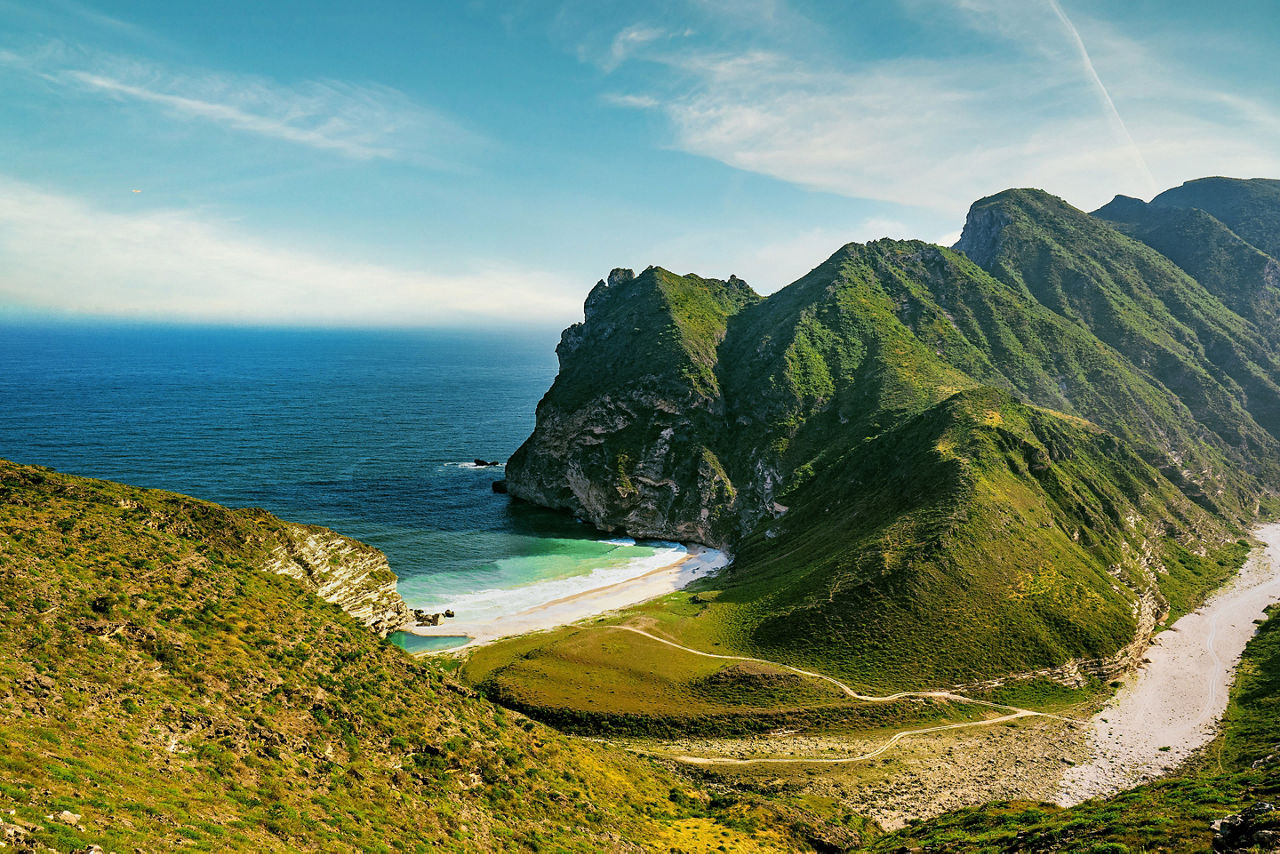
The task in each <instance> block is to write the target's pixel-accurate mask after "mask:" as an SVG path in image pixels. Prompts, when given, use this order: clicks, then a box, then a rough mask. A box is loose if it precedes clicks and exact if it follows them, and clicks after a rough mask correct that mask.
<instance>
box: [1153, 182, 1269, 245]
mask: <svg viewBox="0 0 1280 854" xmlns="http://www.w3.org/2000/svg"><path fill="white" fill-rule="evenodd" d="M1151 203H1152V204H1153V205H1163V206H1169V207H1179V208H1199V209H1200V210H1202V211H1205V212H1206V213H1209V214H1212V215H1213V216H1214V217H1216V218H1217V219H1219V220H1221V221H1222V222H1224V223H1226V225H1227V227H1228V228H1230V229H1231V230H1232V231H1234V232H1235V233H1236V234H1238V235H1240V236H1241V237H1243V238H1244V239H1245V240H1247V241H1249V242H1250V243H1252V244H1253V245H1254V246H1256V247H1258V248H1259V249H1261V250H1262V251H1263V252H1266V253H1267V254H1268V255H1270V256H1271V257H1272V258H1280V181H1277V180H1275V179H1272V178H1248V179H1243V178H1221V177H1217V178H1200V179H1197V180H1195V181H1187V182H1186V183H1185V184H1183V185H1182V186H1180V187H1174V188H1173V189H1172V190H1165V191H1164V192H1163V193H1161V194H1160V195H1158V196H1156V197H1155V198H1154V199H1152V200H1151Z"/></svg>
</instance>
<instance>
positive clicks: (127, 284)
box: [0, 177, 581, 327]
mask: <svg viewBox="0 0 1280 854" xmlns="http://www.w3.org/2000/svg"><path fill="white" fill-rule="evenodd" d="M139 198H141V197H138V196H133V197H131V199H139ZM0 257H3V258H4V259H5V268H6V269H5V275H4V277H3V279H0V307H3V306H6V305H7V306H8V307H9V308H10V309H12V308H14V307H22V308H23V309H25V310H29V311H46V312H53V313H66V314H71V315H79V316H95V317H110V318H124V319H136V320H163V321H195V322H212V323H252V324H280V325H307V326H387V327H410V326H460V325H476V324H481V323H483V324H490V325H492V324H495V323H499V324H500V323H510V324H512V325H516V324H522V323H548V324H552V323H554V324H564V323H566V322H568V321H572V320H573V319H574V318H575V317H576V316H579V314H580V300H581V287H580V285H581V283H580V282H577V281H575V280H572V279H569V278H567V277H563V276H557V275H554V274H552V273H549V272H545V271H538V270H527V269H523V268H521V267H519V266H517V265H515V264H504V263H500V262H491V261H486V262H484V263H479V264H476V265H474V266H473V267H472V268H471V269H470V270H468V271H466V272H461V273H443V272H441V273H433V272H428V271H417V270H404V269H395V268H391V267H386V266H382V265H379V264H375V263H370V262H367V261H363V260H358V259H357V260H353V259H347V258H341V257H338V256H335V255H332V254H323V253H317V252H308V251H305V250H302V249H297V248H292V247H285V246H279V245H273V244H272V243H270V242H268V241H265V240H263V239H260V238H257V237H250V236H248V235H245V234H243V233H241V232H239V231H238V230H236V229H235V228H234V227H233V226H230V225H227V224H225V223H221V222H218V221H211V220H209V219H207V218H204V217H201V216H198V215H196V214H193V213H191V212H187V211H182V210H165V209H160V210H146V211H140V212H121V211H120V210H104V209H102V208H100V207H95V206H91V205H89V204H86V203H85V202H84V201H82V200H79V199H76V198H73V197H69V196H65V195H61V194H58V193H52V192H48V191H45V190H42V189H39V188H36V187H33V186H30V185H28V184H24V183H21V182H17V181H13V180H9V179H6V178H3V177H0Z"/></svg>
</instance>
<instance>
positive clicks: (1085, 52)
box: [1048, 0, 1159, 194]
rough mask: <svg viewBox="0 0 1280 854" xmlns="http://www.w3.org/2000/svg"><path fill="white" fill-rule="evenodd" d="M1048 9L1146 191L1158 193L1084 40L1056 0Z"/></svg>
mask: <svg viewBox="0 0 1280 854" xmlns="http://www.w3.org/2000/svg"><path fill="white" fill-rule="evenodd" d="M1048 3H1049V6H1050V8H1052V9H1053V13H1054V15H1056V16H1057V18H1058V20H1059V21H1061V22H1062V26H1063V27H1064V28H1066V31H1067V33H1068V34H1069V35H1070V37H1071V43H1072V44H1073V45H1074V46H1075V48H1076V52H1077V53H1078V54H1079V55H1080V64H1081V65H1082V66H1083V68H1084V73H1085V75H1086V76H1087V77H1088V78H1089V80H1090V81H1092V83H1093V86H1094V88H1095V89H1096V90H1097V92H1098V97H1099V98H1100V99H1101V101H1102V104H1103V107H1104V109H1105V110H1106V114H1107V118H1108V119H1110V120H1111V121H1112V123H1113V124H1114V125H1115V126H1116V129H1117V130H1118V131H1119V132H1120V134H1121V136H1123V138H1124V140H1125V142H1127V143H1128V145H1129V150H1130V151H1131V152H1132V153H1133V159H1134V163H1135V164H1136V165H1137V167H1138V171H1139V172H1141V173H1142V175H1143V177H1144V178H1146V180H1147V189H1148V190H1149V191H1150V192H1151V193H1152V194H1155V193H1157V192H1159V188H1158V187H1157V186H1156V180H1155V178H1154V177H1153V176H1152V174H1151V169H1150V167H1148V166H1147V161H1146V159H1145V158H1144V157H1143V156H1142V150H1141V149H1139V148H1138V146H1137V144H1136V143H1135V142H1134V141H1133V135H1132V134H1131V133H1129V128H1128V126H1127V125H1125V123H1124V119H1123V118H1122V117H1121V116H1120V111H1119V110H1117V109H1116V102H1115V100H1113V99H1112V97H1111V93H1110V92H1109V91H1107V87H1106V85H1105V84H1104V83H1103V82H1102V78H1101V77H1099V76H1098V69H1097V68H1096V67H1095V66H1094V64H1093V59H1092V58H1091V57H1090V56H1089V49H1088V48H1087V47H1085V44H1084V39H1082V38H1081V37H1080V31H1079V30H1078V29H1076V25H1075V24H1073V23H1071V19H1070V18H1068V17H1067V13H1066V12H1064V11H1063V10H1062V6H1061V4H1059V3H1058V0H1048Z"/></svg>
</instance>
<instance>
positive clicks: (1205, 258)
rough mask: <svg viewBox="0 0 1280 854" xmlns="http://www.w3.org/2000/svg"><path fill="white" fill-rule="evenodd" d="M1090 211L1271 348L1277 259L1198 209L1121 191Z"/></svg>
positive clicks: (1279, 290)
mask: <svg viewBox="0 0 1280 854" xmlns="http://www.w3.org/2000/svg"><path fill="white" fill-rule="evenodd" d="M1093 216H1095V217H1098V218H1100V219H1104V220H1106V221H1107V222H1109V223H1111V225H1112V226H1113V227H1115V228H1117V229H1118V230H1120V231H1122V232H1124V233H1125V234H1127V235H1129V236H1130V237H1132V238H1134V239H1136V240H1140V241H1142V242H1143V243H1145V244H1147V245H1148V246H1150V247H1151V248H1152V249H1154V250H1156V251H1157V252H1159V253H1160V254H1162V255H1164V256H1165V257H1167V258H1168V259H1169V260H1171V261H1173V262H1174V263H1175V264H1177V265H1178V266H1179V267H1181V268H1182V269H1183V270H1185V271H1186V272H1187V273H1188V274H1189V275H1190V276H1191V277H1192V278H1194V279H1195V280H1196V281H1197V282H1199V283H1200V284H1202V285H1204V286H1205V288H1206V289H1208V290H1209V291H1210V292H1211V293H1212V294H1214V295H1215V296H1217V297H1218V298H1219V299H1221V300H1222V302H1223V304H1224V305H1226V306H1227V307H1228V308H1230V309H1231V310H1232V311H1234V312H1236V313H1237V314H1239V315H1240V316H1241V317H1244V318H1246V319H1248V320H1250V321H1251V322H1252V323H1253V324H1254V326H1256V327H1257V329H1258V330H1259V332H1261V333H1262V334H1263V335H1264V337H1266V338H1267V340H1268V341H1269V343H1270V344H1271V345H1272V347H1273V348H1274V347H1275V346H1276V344H1277V342H1278V341H1280V338H1278V337H1277V336H1278V333H1277V329H1276V322H1277V320H1280V263H1278V262H1277V261H1276V260H1275V259H1274V258H1272V257H1271V256H1270V255H1267V254H1266V253H1265V252H1263V251H1261V250H1260V249H1258V248H1256V247H1255V246H1254V245H1253V244H1251V243H1248V242H1246V241H1245V240H1243V239H1242V238H1241V237H1240V236H1239V235H1237V234H1236V233H1235V232H1234V231H1232V230H1231V229H1230V228H1228V227H1227V226H1226V225H1225V224H1224V223H1223V222H1221V221H1220V220H1218V219H1217V218H1216V217H1214V216H1213V215H1211V214H1208V213H1205V212H1204V211H1202V210H1200V209H1199V208H1180V207H1172V206H1170V205H1149V204H1146V203H1145V202H1143V201H1141V200H1139V199H1131V198H1129V197H1127V196H1116V198H1115V199H1113V200H1112V201H1111V202H1109V203H1107V204H1106V205H1104V206H1103V207H1101V208H1099V209H1098V210H1096V211H1094V212H1093ZM1277 218H1280V210H1278V211H1277Z"/></svg>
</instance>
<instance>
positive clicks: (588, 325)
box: [507, 267, 758, 546]
mask: <svg viewBox="0 0 1280 854" xmlns="http://www.w3.org/2000/svg"><path fill="white" fill-rule="evenodd" d="M757 299H758V297H757V296H756V295H755V293H753V292H752V291H751V289H750V288H749V287H748V286H747V285H746V283H745V282H742V281H740V280H738V279H735V278H733V277H730V279H729V280H728V281H727V282H722V281H719V280H715V279H702V278H699V277H697V276H676V275H674V274H672V273H669V272H667V271H666V270H662V269H659V268H656V267H651V268H649V269H647V270H645V271H644V272H643V273H641V274H640V275H639V276H636V275H635V274H634V273H633V272H632V271H631V270H621V269H618V270H614V271H613V272H611V273H610V274H609V278H608V279H607V280H602V281H601V282H600V283H599V284H597V285H596V287H595V288H594V289H593V290H592V291H591V293H590V295H589V296H588V297H587V301H586V305H585V316H586V319H585V321H584V322H583V323H578V324H575V325H573V326H571V327H569V328H568V329H566V330H565V331H564V334H563V336H562V337H561V340H560V345H559V347H557V348H556V353H557V355H558V356H559V359H560V374H559V376H558V377H557V378H556V382H555V385H554V386H553V387H552V388H551V390H550V391H549V392H548V393H547V395H546V396H545V397H544V398H543V399H542V401H541V402H540V403H539V404H538V413H537V417H538V426H537V430H535V432H534V433H533V435H532V436H530V438H529V440H528V441H527V442H525V443H524V445H523V446H522V447H521V448H520V449H519V450H518V451H516V453H515V454H514V455H513V456H512V457H511V459H510V460H509V461H508V462H507V488H508V490H509V491H510V493H511V494H512V495H514V496H516V497H518V498H523V499H524V500H526V501H531V502H533V503H536V504H542V505H544V506H547V507H554V508H559V509H564V510H568V511H569V512H571V513H573V514H575V515H577V516H580V517H581V518H583V519H586V520H587V521H589V522H591V523H592V524H593V525H595V526H596V527H597V528H599V529H600V530H602V531H625V532H626V533H628V534H631V535H633V536H638V537H653V538H659V539H673V540H687V541H696V542H701V543H705V544H708V545H716V546H723V545H725V544H726V543H728V542H729V541H730V539H731V538H732V537H733V536H734V535H735V534H736V533H737V532H738V530H739V526H740V514H741V513H743V512H747V513H749V512H750V511H749V510H747V509H746V508H744V507H743V506H742V505H741V504H740V503H739V502H738V501H737V496H736V492H735V489H734V486H733V484H732V483H731V482H730V480H729V476H728V474H727V473H726V472H725V470H724V467H723V466H722V465H721V463H720V461H719V459H718V458H717V456H716V452H715V450H714V449H713V447H712V445H713V443H714V438H715V437H716V436H717V435H718V434H719V433H720V432H721V431H722V429H723V424H724V418H725V412H724V400H723V397H722V395H721V393H720V389H719V384H718V380H717V377H716V374H715V371H714V366H715V361H716V349H717V347H718V346H719V344H720V341H721V340H722V339H723V338H724V335H725V331H726V323H727V320H728V318H729V317H730V316H731V315H733V314H734V313H736V312H737V311H738V310H739V309H740V308H741V307H742V306H744V305H748V304H750V303H752V302H754V301H756V300H757Z"/></svg>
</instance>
